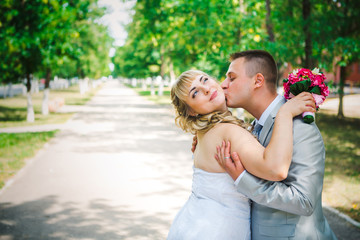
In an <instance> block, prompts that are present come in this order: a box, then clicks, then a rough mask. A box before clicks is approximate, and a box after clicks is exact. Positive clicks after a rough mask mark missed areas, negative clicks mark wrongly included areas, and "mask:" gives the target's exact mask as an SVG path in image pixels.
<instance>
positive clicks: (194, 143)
mask: <svg viewBox="0 0 360 240" xmlns="http://www.w3.org/2000/svg"><path fill="white" fill-rule="evenodd" d="M196 145H197V136H196V135H195V136H194V137H193V142H192V147H191V151H192V152H193V153H194V152H195V149H196Z"/></svg>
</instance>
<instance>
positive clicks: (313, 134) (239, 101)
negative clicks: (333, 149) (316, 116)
mask: <svg viewBox="0 0 360 240" xmlns="http://www.w3.org/2000/svg"><path fill="white" fill-rule="evenodd" d="M230 61H231V63H230V66H229V69H228V72H227V73H226V76H227V77H226V79H225V80H224V82H223V83H222V84H221V87H222V88H223V89H224V92H225V96H226V100H227V106H228V107H232V108H244V109H245V110H247V111H248V112H249V113H251V114H252V115H253V116H254V117H255V118H256V120H255V124H254V126H255V129H256V131H255V134H256V135H257V136H258V139H259V141H260V143H261V144H262V145H263V146H267V145H268V143H269V141H270V138H271V135H272V130H273V124H274V121H275V116H276V113H277V111H278V110H279V108H280V107H281V105H283V104H284V103H285V99H284V98H283V97H282V96H279V95H277V93H276V81H277V67H276V63H275V61H274V59H273V57H272V56H271V55H270V54H269V53H268V52H266V51H262V50H249V51H244V52H237V53H234V54H232V55H231V56H230ZM293 133H294V140H293V144H294V145H293V146H294V150H293V156H292V161H291V165H290V168H289V172H288V176H287V178H286V179H285V180H283V181H281V182H271V181H266V180H262V179H259V178H257V177H255V176H253V175H251V174H250V173H248V172H247V171H246V170H245V171H244V168H243V166H242V165H241V162H240V159H239V158H238V156H237V154H231V158H232V160H233V161H229V159H228V157H227V159H224V158H222V157H223V156H218V159H217V160H218V161H219V163H220V165H222V167H223V168H224V169H225V170H226V171H227V172H228V173H229V174H230V176H232V177H233V179H234V180H235V185H236V188H237V190H238V191H239V192H240V193H242V194H244V195H246V196H247V197H249V198H250V199H251V200H252V201H253V203H252V208H251V231H252V239H254V240H257V239H311V240H313V239H327V240H328V239H336V237H335V235H334V233H333V232H332V230H331V228H330V226H329V224H328V222H327V221H326V219H325V217H324V215H323V211H322V205H321V193H322V187H323V177H324V168H325V148H324V142H323V139H322V137H321V134H320V132H319V129H318V128H317V126H316V125H315V123H312V124H307V123H304V122H303V121H302V119H301V117H298V118H295V119H294V126H293ZM225 155H227V156H230V152H228V153H226V154H225ZM234 162H235V163H236V164H235V163H234Z"/></svg>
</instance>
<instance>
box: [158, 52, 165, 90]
mask: <svg viewBox="0 0 360 240" xmlns="http://www.w3.org/2000/svg"><path fill="white" fill-rule="evenodd" d="M160 59H161V66H160V76H161V79H160V84H159V92H158V95H159V96H162V95H164V80H165V67H166V65H165V60H164V59H165V57H164V55H161V57H160Z"/></svg>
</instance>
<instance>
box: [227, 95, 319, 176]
mask: <svg viewBox="0 0 360 240" xmlns="http://www.w3.org/2000/svg"><path fill="white" fill-rule="evenodd" d="M314 107H315V104H314V100H313V98H312V96H311V94H308V93H302V94H299V95H298V96H297V97H295V98H293V99H291V100H290V101H288V102H287V103H285V104H284V105H283V106H282V107H281V108H280V110H279V111H278V114H277V115H276V120H275V123H274V130H273V134H272V137H271V140H270V143H269V145H268V146H267V147H266V148H264V147H263V146H262V145H261V144H260V143H259V142H258V141H257V140H256V139H255V138H254V137H253V136H252V135H251V134H250V133H249V132H247V131H246V130H244V129H242V128H239V127H237V126H230V125H229V124H227V127H226V130H225V131H223V134H224V135H223V136H224V140H225V141H226V142H228V141H229V142H231V148H232V151H233V152H237V153H238V156H239V158H240V159H241V162H242V164H243V165H244V167H245V169H246V170H247V171H249V172H250V173H252V174H253V175H255V176H257V177H259V178H263V179H266V180H271V181H280V180H283V179H285V178H286V176H287V173H288V170H289V166H290V163H291V158H292V150H293V133H292V127H293V117H295V116H297V115H299V114H301V113H302V112H304V111H312V112H314V111H315V109H314ZM222 157H224V156H222ZM223 167H224V166H223ZM239 175H240V173H239ZM232 177H233V178H234V176H232ZM235 177H236V178H237V176H235Z"/></svg>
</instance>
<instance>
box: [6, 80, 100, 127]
mask: <svg viewBox="0 0 360 240" xmlns="http://www.w3.org/2000/svg"><path fill="white" fill-rule="evenodd" d="M100 88H101V86H99V87H98V88H96V89H92V90H90V91H88V92H87V93H86V94H84V95H81V94H80V91H79V87H78V85H73V86H71V87H69V88H68V89H61V90H50V101H53V100H56V99H61V100H62V101H63V102H64V103H65V104H66V105H84V104H85V103H86V102H87V101H89V100H90V99H91V97H92V96H94V94H95V93H96V92H97V91H98V90H99V89H100ZM31 98H32V103H33V106H34V112H35V122H33V123H28V122H27V121H26V115H27V112H26V111H27V99H26V96H21V95H19V96H16V97H12V98H6V99H0V128H5V127H18V126H32V125H41V124H60V123H65V122H66V121H67V120H68V119H69V118H70V117H71V116H72V115H73V114H72V113H56V112H55V113H50V114H49V115H47V116H44V115H42V114H41V104H42V99H43V92H39V93H36V94H33V95H32V96H31Z"/></svg>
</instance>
